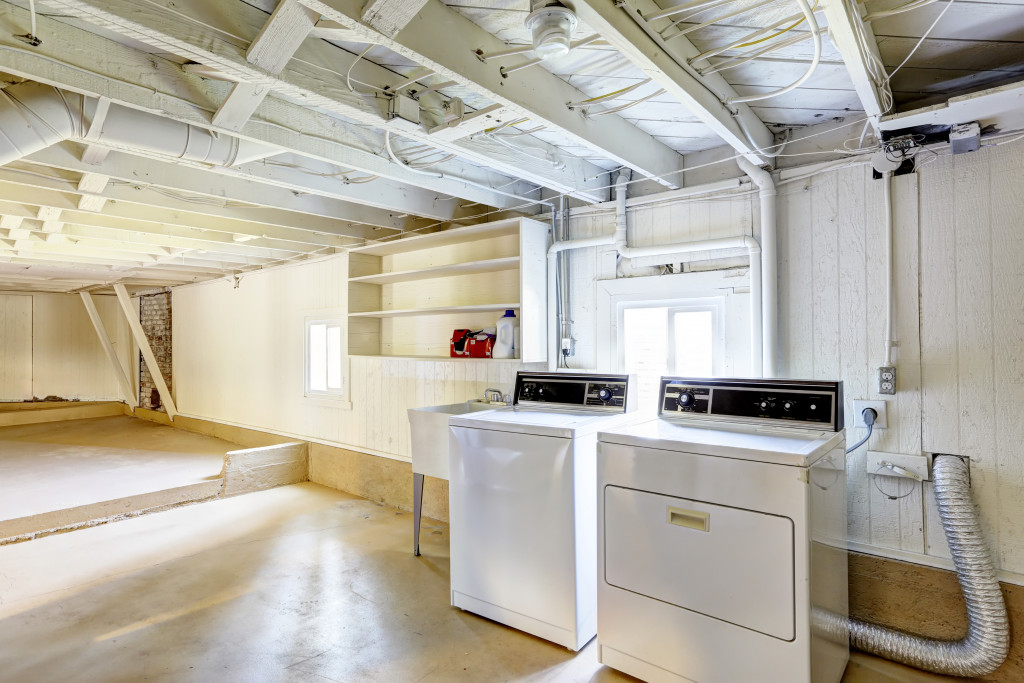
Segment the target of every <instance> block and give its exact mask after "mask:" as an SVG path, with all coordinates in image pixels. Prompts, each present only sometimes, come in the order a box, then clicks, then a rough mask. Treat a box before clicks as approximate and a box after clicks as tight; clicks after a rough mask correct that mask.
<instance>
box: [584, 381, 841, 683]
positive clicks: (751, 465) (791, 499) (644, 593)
mask: <svg viewBox="0 0 1024 683" xmlns="http://www.w3.org/2000/svg"><path fill="white" fill-rule="evenodd" d="M842 410H843V398H842V383H841V382H811V381H806V382H803V381H789V380H726V379H715V380H695V379H685V378H663V379H662V381H661V392H660V405H659V410H658V413H659V416H658V419H656V420H654V421H650V422H645V423H642V424H637V425H633V426H628V427H625V428H621V429H615V430H602V431H601V433H600V435H599V437H598V439H599V444H598V490H599V496H598V555H599V562H598V565H599V577H598V635H597V641H598V659H599V660H600V661H601V662H602V663H604V664H607V665H608V666H611V667H613V668H615V669H619V670H620V671H623V672H625V673H628V674H631V675H633V676H636V677H638V678H641V679H643V680H645V681H649V682H651V683H662V682H665V683H668V682H673V683H678V682H683V681H686V682H689V683H747V682H754V681H756V682H757V683H812V682H813V683H834V682H838V681H839V680H840V679H841V678H842V676H843V671H844V669H845V668H846V663H847V659H848V656H849V648H848V644H847V642H846V640H845V639H841V642H836V641H830V640H829V639H828V638H827V637H825V636H824V635H822V634H821V633H818V632H816V631H815V630H814V629H813V628H812V624H811V613H812V607H813V608H823V609H827V610H829V611H831V612H833V613H835V614H838V615H842V616H843V617H845V616H846V615H847V614H848V609H847V569H846V468H845V453H844V447H845V434H844V432H843V431H842V424H843V415H842Z"/></svg>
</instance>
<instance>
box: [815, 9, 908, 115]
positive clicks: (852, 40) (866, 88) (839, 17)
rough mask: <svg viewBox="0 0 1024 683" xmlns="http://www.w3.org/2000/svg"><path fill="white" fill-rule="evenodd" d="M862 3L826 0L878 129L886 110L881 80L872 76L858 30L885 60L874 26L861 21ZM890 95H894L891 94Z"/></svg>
mask: <svg viewBox="0 0 1024 683" xmlns="http://www.w3.org/2000/svg"><path fill="white" fill-rule="evenodd" d="M859 7H860V5H858V4H857V3H855V2H847V0H824V10H825V18H826V19H827V20H828V34H829V36H830V37H831V38H832V42H833V43H834V44H835V46H836V49H838V50H839V54H840V55H841V56H842V58H843V62H844V63H845V64H846V71H847V72H848V73H849V74H850V80H852V81H853V87H854V90H856V91H857V97H858V98H859V99H860V103H861V105H862V106H863V107H864V112H865V113H866V114H867V115H868V116H869V117H870V121H871V126H872V127H873V128H874V129H875V130H876V131H877V130H878V121H879V119H880V118H881V117H882V116H883V115H884V114H885V113H886V107H885V106H884V105H883V103H882V101H883V98H882V96H881V94H880V89H879V87H878V83H877V82H876V81H875V79H874V78H872V77H871V71H872V69H871V68H870V67H869V66H868V59H869V57H866V56H865V55H864V52H863V50H862V49H861V44H860V41H859V40H858V39H857V36H858V34H859V35H863V36H864V37H865V38H866V40H867V44H866V45H865V46H864V47H865V48H867V50H868V51H869V52H870V55H871V56H872V57H874V58H875V59H876V60H877V63H878V64H881V63H882V58H881V56H880V55H879V53H878V44H877V43H876V42H875V34H874V33H873V32H872V30H871V27H870V26H869V25H868V24H865V23H864V22H863V21H861V18H860V10H859V9H858V8H859ZM889 97H892V96H891V95H889Z"/></svg>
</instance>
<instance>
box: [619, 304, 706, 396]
mask: <svg viewBox="0 0 1024 683" xmlns="http://www.w3.org/2000/svg"><path fill="white" fill-rule="evenodd" d="M714 313H715V311H714V309H712V308H708V307H706V306H699V305H691V306H687V305H685V304H683V305H679V306H650V305H643V304H641V305H636V306H623V308H622V353H623V359H622V360H623V370H624V371H625V372H627V373H630V374H635V375H636V379H637V390H638V392H637V400H638V402H639V403H638V405H640V406H652V405H657V402H658V388H659V381H660V379H661V377H663V376H665V375H683V376H689V377H711V376H713V375H714V363H713V360H714V346H715V343H714V342H715V326H714V325H715V315H714Z"/></svg>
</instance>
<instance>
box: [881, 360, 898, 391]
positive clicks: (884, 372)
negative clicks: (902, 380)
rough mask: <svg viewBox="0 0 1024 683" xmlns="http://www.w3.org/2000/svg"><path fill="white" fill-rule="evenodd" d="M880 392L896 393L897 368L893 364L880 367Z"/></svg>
mask: <svg viewBox="0 0 1024 683" xmlns="http://www.w3.org/2000/svg"><path fill="white" fill-rule="evenodd" d="M878 393H880V394H895V393H896V368H895V366H892V365H886V366H883V367H880V368H878Z"/></svg>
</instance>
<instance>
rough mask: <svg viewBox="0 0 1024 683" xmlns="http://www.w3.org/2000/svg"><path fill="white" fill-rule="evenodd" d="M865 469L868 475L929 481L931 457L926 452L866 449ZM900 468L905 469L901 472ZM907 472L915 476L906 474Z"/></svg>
mask: <svg viewBox="0 0 1024 683" xmlns="http://www.w3.org/2000/svg"><path fill="white" fill-rule="evenodd" d="M894 468H897V469H894ZM867 469H868V474H869V475H879V476H885V477H902V478H904V479H915V480H916V479H920V480H921V481H931V478H932V476H931V473H932V458H931V455H929V454H927V453H922V454H920V455H911V454H908V453H883V452H881V451H868V458H867ZM900 470H905V471H904V472H901V471H900ZM907 472H909V473H910V474H912V475H915V476H908V475H907Z"/></svg>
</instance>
